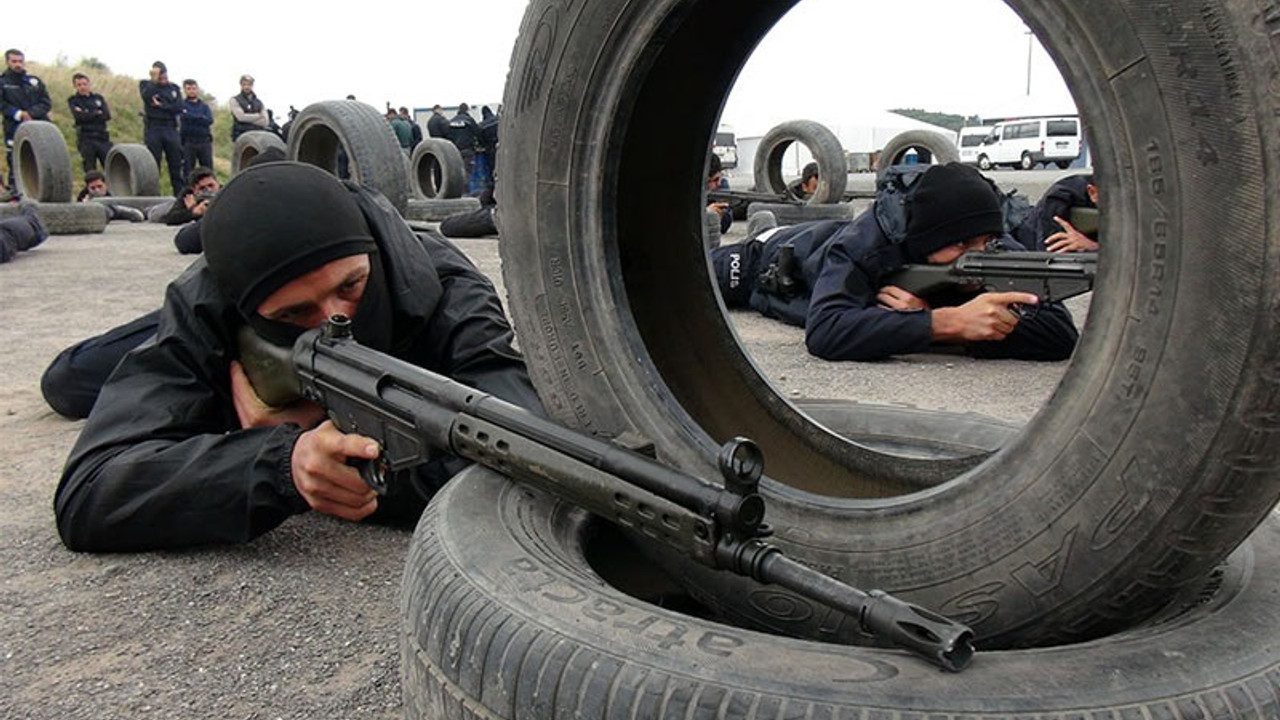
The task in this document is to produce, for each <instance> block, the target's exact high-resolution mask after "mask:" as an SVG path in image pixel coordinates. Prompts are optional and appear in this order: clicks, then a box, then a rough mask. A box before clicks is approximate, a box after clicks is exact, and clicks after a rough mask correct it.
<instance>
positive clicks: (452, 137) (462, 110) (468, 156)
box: [449, 103, 480, 182]
mask: <svg viewBox="0 0 1280 720" xmlns="http://www.w3.org/2000/svg"><path fill="white" fill-rule="evenodd" d="M470 109H471V107H470V106H469V105H467V104H466V103H462V104H461V105H459V106H458V114H456V115H454V116H453V119H452V120H450V121H449V142H451V143H453V144H454V145H456V146H457V147H458V152H459V153H461V155H462V168H463V172H464V173H465V174H464V175H463V177H465V178H467V181H468V182H470V181H471V173H473V172H475V166H476V145H477V144H478V143H479V142H480V126H479V125H477V124H476V119H475V118H473V117H471V113H469V112H468V111H469V110H470Z"/></svg>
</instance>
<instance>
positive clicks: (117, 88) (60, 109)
mask: <svg viewBox="0 0 1280 720" xmlns="http://www.w3.org/2000/svg"><path fill="white" fill-rule="evenodd" d="M27 72H28V73H30V74H32V75H35V76H37V77H39V78H40V79H41V80H43V81H44V82H45V85H47V86H48V88H49V97H50V99H51V100H52V101H53V111H52V112H50V113H49V120H50V121H51V122H53V123H54V124H55V125H57V126H58V129H59V130H61V131H62V136H63V137H64V138H66V140H67V149H68V151H69V152H70V153H71V165H72V169H73V172H74V173H75V187H76V189H77V190H78V189H79V188H80V187H82V186H83V181H84V177H83V175H84V173H83V171H82V170H81V169H80V153H79V152H77V151H76V130H75V122H74V121H73V120H72V118H71V111H70V110H68V109H67V98H68V97H71V96H72V95H74V94H75V87H73V86H72V84H71V76H72V75H75V74H76V73H78V72H81V73H84V74H85V75H88V76H89V79H90V81H91V82H92V89H93V92H96V93H100V94H101V95H102V96H103V97H104V98H106V100H107V104H108V105H109V106H110V107H111V122H109V123H107V129H109V130H110V131H111V142H113V143H141V142H142V99H141V98H140V97H139V96H138V80H140V79H141V78H134V77H128V76H126V75H116V74H113V73H112V72H111V71H110V69H109V68H107V67H105V66H103V65H101V64H100V63H97V62H95V61H94V60H92V59H82V60H81V61H80V62H79V63H76V64H75V65H67V64H55V65H44V64H41V63H37V62H34V61H31V60H28V61H27ZM171 80H174V79H172V78H171ZM176 82H178V83H181V82H182V78H177V79H176ZM202 97H203V99H204V101H205V102H207V103H209V106H210V107H211V108H212V109H213V169H214V171H215V172H216V173H217V174H218V179H219V180H221V181H223V182H226V180H227V178H228V177H229V176H230V175H231V147H232V145H231V111H230V110H228V109H227V103H226V99H225V98H224V99H220V100H219V101H218V102H216V103H215V102H214V98H213V96H212V95H208V94H204V95H203V96H202ZM160 184H161V192H162V193H167V192H168V188H169V172H168V170H165V169H162V170H161V183H160Z"/></svg>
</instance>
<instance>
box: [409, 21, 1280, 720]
mask: <svg viewBox="0 0 1280 720" xmlns="http://www.w3.org/2000/svg"><path fill="white" fill-rule="evenodd" d="M1010 5H1011V6H1012V7H1013V9H1014V10H1015V11H1017V12H1018V13H1019V14H1020V15H1021V17H1022V19H1023V20H1024V21H1025V22H1026V23H1027V24H1028V26H1029V27H1031V28H1032V29H1033V31H1035V32H1036V34H1037V35H1038V36H1039V37H1040V38H1042V39H1043V41H1044V42H1045V44H1046V45H1047V46H1049V48H1050V52H1051V54H1052V55H1053V56H1054V57H1055V58H1056V59H1057V60H1058V61H1059V62H1060V64H1061V66H1062V69H1063V73H1064V75H1065V76H1066V77H1067V79H1068V81H1069V83H1070V84H1071V86H1072V88H1073V89H1074V92H1075V93H1076V100H1077V103H1078V105H1079V107H1080V108H1081V109H1082V111H1083V112H1084V114H1085V119H1086V121H1087V123H1088V124H1089V125H1090V126H1091V127H1092V128H1094V129H1095V132H1094V134H1093V136H1092V138H1091V139H1092V141H1093V147H1092V150H1093V154H1094V161H1095V166H1096V173H1095V176H1096V177H1097V178H1098V180H1099V182H1100V183H1101V185H1102V186H1103V190H1104V195H1105V197H1107V198H1108V203H1107V216H1106V220H1105V225H1106V227H1105V230H1104V232H1105V233H1106V236H1107V238H1108V243H1107V245H1106V247H1105V248H1104V250H1105V252H1104V257H1103V266H1102V268H1101V273H1100V275H1099V278H1098V281H1097V283H1096V285H1095V294H1094V297H1093V300H1092V307H1091V311H1090V318H1089V323H1088V331H1087V332H1086V334H1085V336H1084V337H1083V338H1082V340H1081V343H1080V346H1079V348H1078V349H1077V353H1076V356H1075V357H1074V359H1073V360H1072V361H1071V365H1070V367H1069V369H1068V371H1067V372H1066V374H1065V376H1064V378H1063V380H1062V382H1061V384H1060V386H1059V387H1058V389H1057V391H1056V392H1055V393H1054V395H1053V396H1052V398H1051V399H1050V400H1049V401H1048V403H1047V404H1046V406H1045V407H1044V409H1043V410H1042V411H1041V412H1040V413H1039V414H1038V415H1037V416H1036V417H1035V418H1033V419H1032V420H1031V422H1029V423H1028V424H1027V426H1026V427H1025V428H1024V429H1023V430H1022V432H1021V433H1020V434H1018V435H1017V437H1015V438H1013V439H1012V440H1010V441H1009V442H1007V443H1005V444H1004V445H1003V447H1002V448H1001V449H1000V450H999V451H997V452H994V453H990V454H985V453H979V454H976V455H972V456H965V457H951V458H941V459H935V458H920V457H912V456H906V457H904V456H901V455H897V454H894V453H891V452H886V451H884V450H882V449H877V448H875V447H866V446H863V445H860V444H858V443H854V442H850V441H848V440H845V439H842V438H839V437H835V436H833V434H832V433H829V432H826V431H825V430H823V429H822V428H820V427H818V426H817V425H815V424H814V423H812V422H811V421H810V420H809V419H808V418H807V417H806V416H805V415H804V414H803V413H801V412H799V411H798V410H797V409H796V408H795V407H794V406H792V405H791V403H789V402H787V400H786V399H785V398H782V397H780V396H779V395H778V394H777V393H776V392H775V391H774V390H773V388H772V386H771V385H770V384H769V383H768V382H767V381H766V380H765V379H764V378H763V377H761V376H760V374H759V372H758V370H757V369H756V367H755V366H754V364H753V363H752V362H751V361H750V359H749V358H748V357H746V355H745V353H744V352H743V351H742V350H741V348H740V347H739V346H738V344H737V342H736V338H735V335H734V332H733V330H732V328H731V327H730V326H729V325H728V323H727V322H726V320H725V319H724V317H723V315H722V313H721V311H720V309H719V303H718V300H717V295H716V289H715V286H714V284H713V283H712V281H711V279H710V277H709V273H708V271H707V264H706V259H705V255H704V253H705V250H704V249H703V248H702V247H701V246H699V245H697V244H693V243H688V242H685V241H684V240H683V239H685V238H687V237H689V236H690V235H693V234H701V233H702V227H701V224H702V222H703V218H702V215H701V213H698V212H692V211H691V212H686V213H682V212H663V213H654V212H652V208H655V207H660V208H681V207H685V208H690V209H691V210H693V209H695V208H696V207H697V204H696V203H698V202H699V201H700V198H699V196H698V193H697V192H696V188H699V187H700V186H701V181H702V179H703V178H702V173H703V160H704V158H705V153H706V144H707V138H708V137H710V135H711V132H712V131H713V130H714V128H715V127H716V125H717V122H718V113H719V110H720V107H721V105H722V101H723V98H724V97H725V96H726V95H727V93H728V91H729V88H730V87H731V86H732V83H733V82H734V80H735V79H736V77H737V74H738V71H739V70H740V68H741V66H742V65H743V63H744V62H745V60H746V58H747V57H748V55H749V54H750V52H751V50H752V49H753V48H754V47H755V45H756V43H757V42H758V41H759V40H760V38H761V37H762V35H763V34H764V33H765V32H766V31H767V30H768V28H770V27H771V26H772V25H773V24H774V23H775V22H776V21H777V20H778V19H779V18H780V17H781V16H782V14H783V13H785V12H786V10H787V9H788V7H789V6H788V5H787V4H786V3H784V4H781V5H779V4H768V3H761V4H752V5H742V6H739V7H737V8H736V9H735V12H734V13H724V12H723V5H722V4H721V3H715V2H711V0H599V1H598V2H593V3H590V4H589V5H587V6H577V7H574V8H566V7H564V6H562V5H561V4H560V3H558V2H554V0H534V1H533V2H532V4H531V5H530V7H529V10H528V13H527V15H526V20H525V24H524V25H523V32H522V34H521V37H520V40H519V41H518V43H517V47H516V50H515V52H514V54H513V62H512V67H511V72H510V74H509V82H508V86H507V91H506V97H505V103H504V117H503V123H504V124H503V133H504V142H503V145H502V148H501V150H500V157H499V164H500V165H501V166H502V167H503V174H502V176H501V178H500V179H499V195H500V196H501V197H503V204H504V216H503V218H504V226H503V233H504V235H503V244H502V247H501V250H502V261H503V267H504V268H506V269H507V272H506V276H505V281H506V288H507V291H508V294H509V297H510V302H509V307H510V309H511V312H512V314H513V317H514V320H515V324H516V326H517V332H518V334H519V337H520V344H521V348H522V350H523V351H524V353H525V355H526V357H527V358H528V359H529V364H530V370H531V373H532V376H533V379H534V382H535V384H536V385H537V387H538V389H539V392H540V394H541V395H542V397H543V400H544V404H545V405H546V407H547V409H548V411H549V412H550V413H551V414H552V415H553V416H554V417H556V418H557V419H559V420H560V421H562V422H564V423H565V424H568V425H570V426H573V427H577V428H579V429H581V430H583V431H586V432H591V433H595V434H599V435H605V436H617V435H622V434H629V435H630V436H632V437H635V436H638V437H640V438H644V439H645V440H648V441H649V442H651V443H652V444H653V445H654V447H655V448H656V451H657V453H658V456H659V457H660V458H661V459H662V460H663V461H664V462H667V463H670V464H673V465H675V466H678V467H680V468H682V469H684V470H685V471H687V472H690V473H693V474H696V475H699V476H701V477H715V476H716V472H715V457H716V450H717V448H718V446H719V443H721V442H723V441H725V440H727V439H729V438H730V437H732V436H734V435H738V434H743V435H748V436H750V437H752V438H753V439H755V440H756V441H757V442H758V443H760V444H761V445H762V446H763V447H764V449H765V454H766V457H767V458H768V460H769V463H770V465H769V467H770V471H769V472H770V477H769V479H768V480H767V481H766V482H765V484H764V486H763V491H764V492H765V493H766V495H767V497H768V501H769V520H770V524H771V525H772V526H773V527H774V529H775V531H776V534H775V536H774V538H773V539H774V541H775V542H776V543H777V544H778V545H779V546H780V547H782V548H783V549H784V551H785V552H787V553H788V554H789V555H791V556H792V557H794V558H796V559H798V560H800V561H801V562H804V563H805V564H808V565H810V566H813V567H819V568H823V569H824V570H826V571H827V572H829V573H831V574H833V575H835V576H837V577H841V578H846V579H849V580H851V581H852V582H853V583H854V584H858V585H862V586H864V587H881V588H883V589H885V590H888V591H890V592H893V593H895V594H898V595H900V596H901V597H903V598H904V599H907V600H910V601H913V602H916V603H919V604H921V605H924V606H926V607H931V608H933V609H935V610H937V611H940V612H942V613H943V614H946V615H948V616H950V617H952V618H955V619H957V620H960V621H962V622H965V623H967V624H969V625H970V626H971V627H972V628H973V629H974V631H975V632H976V634H977V637H978V644H979V648H980V650H982V652H980V653H979V655H978V656H977V658H976V659H975V661H974V663H973V665H972V667H971V668H970V669H969V670H967V671H966V674H965V675H964V677H963V678H959V679H954V680H953V679H951V678H950V677H949V676H946V675H939V674H938V673H937V672H936V671H934V670H932V669H930V668H928V667H927V666H924V665H922V664H919V663H916V662H914V661H912V660H910V659H909V658H908V657H907V656H906V655H904V654H902V653H900V652H895V651H889V650H880V649H873V648H858V647H848V646H845V645H842V644H838V642H835V641H841V640H850V639H855V638H853V637H851V635H852V634H851V633H845V632H844V629H846V628H849V627H852V624H851V623H849V620H848V619H847V618H842V617H838V616H833V615H832V613H831V612H830V611H828V610H826V609H825V608H822V607H819V606H815V605H814V604H813V603H810V602H807V601H805V600H804V599H803V598H798V597H795V596H791V595H788V594H786V593H782V592H779V591H777V590H775V589H773V588H762V587H758V586H753V585H751V584H750V583H740V582H738V581H737V580H733V579H725V578H723V577H721V576H719V575H718V574H717V575H712V574H708V573H703V572H702V570H701V568H700V567H695V566H692V565H691V564H690V563H689V562H688V561H687V560H685V559H682V558H679V557H675V558H673V557H663V556H661V555H660V554H658V553H656V552H654V551H653V549H652V548H651V547H648V545H647V544H646V543H644V542H643V541H641V542H639V543H638V545H639V547H641V548H642V549H643V551H644V552H645V553H646V554H647V555H650V556H653V557H655V558H656V562H657V563H659V566H660V567H661V569H662V571H663V573H665V574H666V575H667V576H669V577H671V578H674V579H675V581H676V582H675V586H676V587H678V588H680V590H681V591H682V592H684V593H685V594H687V595H688V596H690V597H692V598H693V599H694V600H695V601H696V606H697V607H700V608H702V610H703V611H707V610H709V611H710V612H711V615H712V617H715V618H718V619H717V620H714V621H713V620H707V619H702V618H701V617H699V616H698V614H684V613H680V612H677V611H675V610H671V609H664V607H660V605H662V604H666V605H669V606H671V605H674V606H676V607H679V606H681V605H680V604H679V603H667V602H666V600H665V598H670V597H673V596H674V595H675V594H677V593H676V592H675V591H670V590H669V589H663V588H661V587H658V585H660V584H658V583H653V584H650V585H651V586H649V587H643V588H641V589H642V590H646V591H648V592H638V591H636V589H635V588H629V590H630V591H631V594H628V593H624V592H622V591H620V590H616V588H617V587H618V586H620V585H622V584H623V583H622V582H621V581H620V580H619V578H618V575H619V572H620V571H619V570H618V568H619V567H621V568H623V570H622V571H621V572H622V574H624V575H627V574H631V575H635V576H640V575H641V569H642V568H641V567H640V565H641V563H644V562H647V561H646V560H640V559H636V553H634V552H629V551H626V550H622V551H617V547H618V546H619V545H622V544H625V543H630V542H633V541H634V539H632V538H627V537H625V536H622V535H620V534H619V533H616V532H614V531H612V530H610V529H609V528H608V527H606V526H602V525H601V524H600V523H599V521H596V520H593V519H592V518H590V517H589V516H586V515H584V514H583V513H581V511H578V510H575V509H574V508H573V507H572V506H570V505H568V504H566V503H564V502H562V501H560V500H557V499H553V498H549V497H545V496H543V495H540V494H539V493H536V492H533V491H530V490H526V489H524V488H521V487H518V486H515V485H512V484H511V483H510V482H509V481H507V480H505V479H503V478H499V477H494V476H487V475H485V474H484V473H483V472H482V471H473V472H472V474H471V475H470V476H468V477H467V478H466V479H467V482H460V483H454V484H452V485H451V486H450V487H449V488H448V489H447V490H446V492H445V493H444V495H443V496H442V498H440V499H439V500H438V501H437V502H436V503H434V504H433V506H432V509H431V510H430V511H429V512H428V514H427V515H426V516H424V518H423V521H422V523H421V524H420V526H419V529H418V532H417V534H416V537H415V541H414V542H415V545H414V550H413V551H412V552H411V556H410V561H409V565H408V567H407V571H406V577H405V591H404V611H405V616H404V628H403V629H404V633H403V636H402V637H403V646H402V656H403V661H404V663H403V664H404V678H403V679H404V692H405V697H406V704H407V705H408V707H409V710H410V716H412V717H446V718H460V717H472V716H484V717H516V716H529V717H575V718H614V717H616V718H621V717H628V718H634V717H646V718H659V717H660V718H674V717H691V716H699V715H701V714H707V715H709V716H725V717H779V716H793V715H794V716H804V717H844V716H848V717H881V716H883V717H896V718H906V717H957V718H958V717H984V718H988V717H989V718H1015V717H1016V718H1043V719H1046V720H1047V719H1048V718H1076V717H1080V718H1084V717H1090V718H1094V717H1106V718H1120V717H1169V718H1180V719H1185V718H1215V719H1218V720H1223V719H1227V718H1255V717H1277V716H1278V715H1280V659H1278V658H1277V648H1280V643H1278V642H1277V635H1276V633H1277V630H1276V627H1277V625H1276V621H1277V619H1280V618H1277V617H1276V614H1277V610H1276V608H1277V603H1276V602H1275V597H1274V591H1273V589H1272V586H1273V585H1274V583H1269V582H1267V581H1266V580H1265V578H1266V577H1268V576H1269V575H1270V568H1271V567H1272V563H1273V562H1276V558H1275V555H1274V550H1275V548H1276V547H1277V540H1280V538H1278V537H1277V530H1276V527H1275V525H1274V523H1273V522H1268V523H1267V524H1266V525H1265V526H1264V527H1263V528H1262V529H1260V530H1257V533H1258V534H1257V536H1256V540H1255V542H1253V543H1251V544H1250V545H1245V546H1242V543H1243V542H1244V540H1245V538H1246V537H1247V536H1249V535H1250V533H1252V532H1254V531H1255V529H1256V528H1258V526H1259V525H1260V524H1261V523H1263V521H1264V519H1266V518H1267V517H1268V515H1269V513H1270V512H1271V510H1272V508H1273V507H1274V506H1275V503H1276V500H1277V497H1280V327H1278V326H1280V316H1277V315H1276V313H1275V312H1274V307H1275V305H1276V303H1277V296H1278V294H1280V292H1278V291H1280V231H1278V230H1276V227H1277V225H1276V224H1275V223H1274V222H1272V221H1271V218H1272V217H1273V216H1274V215H1275V214H1276V211H1277V203H1280V174H1278V173H1277V170H1280V167H1278V163H1280V159H1277V157H1276V156H1275V153H1273V152H1270V151H1269V149H1270V148H1271V147H1272V146H1273V145H1274V144H1275V138H1276V137H1277V133H1278V131H1280V121H1277V118H1280V99H1277V97H1276V96H1274V95H1269V94H1266V93H1255V92H1252V91H1250V90H1248V89H1249V88H1259V87H1262V88H1265V87H1270V85H1271V80H1270V79H1271V78H1272V77H1274V76H1276V75H1277V74H1280V57H1278V56H1277V50H1276V48H1274V47H1273V46H1272V45H1271V44H1270V43H1269V36H1268V35H1267V34H1266V33H1265V32H1258V29H1259V28H1258V26H1257V23H1258V22H1261V21H1260V20H1259V18H1260V17H1261V16H1258V15H1257V14H1256V13H1252V12H1251V11H1250V10H1248V9H1246V8H1243V7H1239V6H1238V5H1236V4H1232V3H1228V2H1225V0H1198V1H1197V2H1192V1H1191V0H1171V1H1170V2H1166V3H1163V4H1162V5H1161V9H1160V12H1155V13H1153V12H1150V8H1149V7H1148V5H1147V4H1145V3H1142V2H1139V0H1081V1H1080V2H1076V3H1072V4H1070V6H1069V7H1068V6H1066V5H1064V4H1062V3H1057V2H1052V1H1051V0H1011V2H1010ZM709 28H715V32H709V31H708V29H709ZM1170 28H1174V29H1176V31H1177V32H1176V34H1172V35H1171V34H1170V30H1169V29H1170ZM1175 44H1176V47H1177V53H1178V57H1179V62H1177V63H1171V62H1163V61H1161V60H1160V58H1166V59H1167V58H1168V57H1169V56H1170V53H1171V52H1173V50H1171V48H1173V47H1174V46H1175ZM690 67H697V68H698V73H696V74H691V73H689V70H688V69H689V68H690ZM1189 97H1192V98H1197V102H1196V103H1188V102H1185V99H1186V98H1189ZM673 104H675V105H677V106H679V107H681V109H682V113H681V114H682V117H683V119H684V124H683V125H673V124H672V123H671V122H670V118H669V109H670V107H672V105H673ZM1205 113H1207V114H1208V115H1207V116H1206V115H1205ZM566 129H568V130H566ZM654 178H661V179H662V182H655V181H654ZM943 439H945V438H943ZM1237 548H1239V549H1238V550H1237ZM611 549H613V550H614V551H613V552H611ZM1233 551H1236V554H1234V555H1232V552H1233ZM1229 556H1230V557H1229ZM602 558H603V560H605V561H602ZM606 561H607V562H606ZM628 567H632V568H633V571H632V572H630V573H628V572H627V571H626V568H628ZM1182 590H1190V591H1192V594H1193V595H1203V596H1204V598H1208V600H1207V604H1205V605H1199V606H1198V605H1197V601H1195V600H1187V599H1182V600H1178V599H1177V598H1178V596H1179V592H1180V591H1182ZM1171 602H1175V603H1176V604H1173V605H1171V604H1170V603H1171ZM761 630H764V631H767V633H768V634H763V633H761V632H760V631H761ZM795 638H801V639H795ZM1028 647H1033V648H1036V649H1031V650H1024V649H1020V648H1028Z"/></svg>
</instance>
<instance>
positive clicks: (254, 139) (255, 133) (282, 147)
mask: <svg viewBox="0 0 1280 720" xmlns="http://www.w3.org/2000/svg"><path fill="white" fill-rule="evenodd" d="M272 148H275V149H277V150H279V151H280V152H281V153H284V154H285V156H286V157H287V156H288V154H289V146H288V145H286V144H285V142H284V140H281V139H280V136H279V135H277V134H275V133H273V132H268V131H266V130H250V131H248V132H243V133H240V137H238V138H236V141H235V143H234V144H233V145H232V146H231V174H232V175H235V174H236V173H238V172H240V171H241V170H242V169H244V166H245V165H247V164H248V163H249V161H250V160H252V159H254V158H255V157H257V156H259V155H261V154H262V153H264V152H266V151H267V150H270V149H272Z"/></svg>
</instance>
